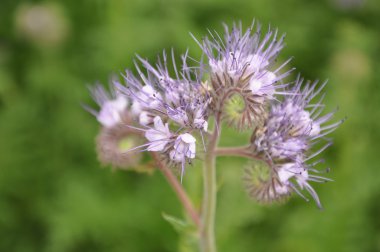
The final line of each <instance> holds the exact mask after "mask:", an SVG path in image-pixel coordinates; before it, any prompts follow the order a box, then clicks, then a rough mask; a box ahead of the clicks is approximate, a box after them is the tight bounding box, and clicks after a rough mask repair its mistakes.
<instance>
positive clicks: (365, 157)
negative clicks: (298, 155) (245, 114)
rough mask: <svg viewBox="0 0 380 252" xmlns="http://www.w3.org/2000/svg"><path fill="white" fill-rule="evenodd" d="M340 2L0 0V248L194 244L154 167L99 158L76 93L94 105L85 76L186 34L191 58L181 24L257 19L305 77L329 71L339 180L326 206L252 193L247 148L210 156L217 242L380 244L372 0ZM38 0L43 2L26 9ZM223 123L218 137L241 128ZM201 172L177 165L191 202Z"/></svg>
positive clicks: (151, 53) (242, 138) (202, 28)
mask: <svg viewBox="0 0 380 252" xmlns="http://www.w3.org/2000/svg"><path fill="white" fill-rule="evenodd" d="M353 1H354V0H352V1H348V0H347V1H346V2H353ZM357 1H359V2H360V0H357ZM341 2H344V0H323V1H294V0H282V1H275V0H269V1H268V0H257V1H245V0H235V1H227V0H193V1H187V0H179V1H177V0H113V1H109V0H94V1H93V0H91V1H90V0H84V1H74V0H66V1H47V0H46V1H28V2H26V1H21V0H1V1H0V21H1V22H0V251H17V252H24V251H25V252H29V251H38V252H43V251H49V252H51V251H52V252H60V251H65V252H66V251H69V252H74V251H81V252H82V251H91V252H95V251H107V252H118V251H132V252H135V251H155V252H159V251H178V250H181V251H192V250H191V246H190V245H189V246H187V245H183V244H189V243H187V242H185V241H184V239H185V240H186V239H188V238H187V237H183V236H182V235H178V234H177V233H176V232H175V230H173V228H172V227H171V226H170V225H169V224H168V223H167V222H165V220H164V219H163V218H162V216H161V214H160V213H161V212H170V213H173V214H174V215H176V216H180V215H181V209H180V206H179V202H178V200H177V199H176V196H175V194H174V193H173V192H171V190H170V187H169V186H168V185H167V184H166V181H165V179H164V178H163V176H162V175H161V174H160V173H159V172H155V173H153V174H152V175H146V174H145V173H144V174H143V173H142V174H140V173H134V172H126V171H113V170H112V169H109V168H108V167H107V168H106V169H102V168H101V167H100V165H99V164H98V162H97V158H96V154H95V144H94V142H95V140H94V139H95V136H96V134H97V131H98V127H97V124H96V122H95V120H94V118H93V117H92V116H91V115H89V114H88V113H86V112H85V111H84V110H83V109H82V108H81V106H80V104H81V103H82V102H83V103H87V104H92V105H93V103H92V101H91V99H90V97H89V95H88V92H87V90H86V87H85V85H86V84H91V83H94V82H96V81H101V82H103V83H106V82H107V80H108V79H109V78H110V73H119V72H120V71H123V69H124V68H131V67H132V66H133V57H134V55H135V53H138V54H139V55H142V56H143V57H147V58H149V59H151V60H154V59H155V57H156V54H157V53H159V52H160V49H161V48H166V49H170V48H171V47H174V48H175V49H176V52H183V51H184V50H185V49H186V48H187V46H190V54H191V55H192V56H193V57H194V58H197V57H199V56H200V54H201V52H200V50H199V49H198V48H197V45H196V43H195V42H193V41H192V39H191V37H190V36H189V34H188V32H189V31H191V32H192V33H193V34H195V36H196V37H198V38H200V37H201V36H202V35H204V34H206V33H207V30H206V29H207V28H210V29H216V30H217V31H222V26H221V25H220V24H221V22H226V23H228V24H230V23H231V22H232V21H233V20H242V22H243V24H244V26H248V25H249V24H250V22H251V21H252V19H253V18H256V19H258V20H260V21H261V22H263V24H264V27H266V26H267V25H269V24H271V26H276V27H278V28H279V30H280V31H282V32H286V33H287V39H286V42H287V47H286V48H285V49H284V50H283V52H282V53H281V54H280V57H281V59H282V60H284V59H287V58H288V57H290V56H295V59H294V60H293V61H292V65H293V66H295V67H297V69H298V70H299V71H300V72H302V73H303V74H304V75H305V77H306V79H315V78H320V79H326V78H329V79H330V83H329V85H328V87H327V91H328V95H327V103H328V109H332V108H334V107H335V106H336V105H338V104H339V105H340V108H341V110H340V111H339V112H338V115H337V117H339V118H342V117H344V116H345V115H347V116H348V121H347V122H346V123H345V124H344V125H343V126H342V127H341V128H340V129H339V130H337V131H336V133H334V139H335V144H334V146H333V147H332V148H331V149H330V150H329V151H328V152H327V153H325V154H324V155H325V157H326V163H327V164H328V165H329V166H331V168H332V172H331V174H328V175H329V177H331V178H333V179H334V180H335V182H332V183H329V184H326V185H316V186H315V188H316V190H317V191H318V193H319V195H320V197H321V200H322V202H323V204H324V206H325V210H324V211H319V210H318V209H317V208H316V206H314V205H313V203H306V202H304V201H303V200H302V199H300V198H298V197H293V198H291V199H290V200H289V201H288V202H287V203H286V204H284V205H275V206H260V205H258V204H257V203H256V202H253V201H250V200H249V198H248V196H247V195H246V193H245V190H244V185H243V183H242V180H241V177H242V174H243V168H244V165H245V161H244V160H242V159H239V158H220V159H218V162H217V166H218V173H219V178H218V180H219V181H223V183H222V185H221V187H220V189H219V197H218V212H217V241H218V245H219V251H221V252H224V251H225V252H230V251H234V252H239V251H285V252H286V251H291V252H297V251H311V252H318V251H337V252H339V251H360V252H362V251H363V252H364V251H379V250H380V222H379V217H378V214H379V213H380V204H379V200H378V199H379V197H380V194H379V192H380V179H379V178H380V169H379V161H380V160H379V155H378V152H379V151H378V150H379V148H380V142H379V139H380V133H379V128H380V120H379V119H380V110H379V107H380V92H379V88H378V87H379V83H380V74H379V73H380V60H379V58H380V53H379V52H380V43H379V41H380V21H379V20H380V19H379V18H378V17H379V15H380V5H379V4H378V1H377V0H367V1H363V2H364V4H363V6H361V7H360V6H359V7H353V8H343V7H341V6H340V5H339V4H338V3H341ZM35 5H38V6H42V7H43V8H42V12H41V9H33V10H34V11H35V12H32V13H31V14H30V12H29V16H27V17H26V16H25V9H28V8H31V7H33V6H35ZM44 11H47V12H48V13H50V14H49V15H47V16H44V15H45V14H43V13H45V12H44ZM33 13H34V14H33ZM36 13H37V14H36ZM41 13H42V14H41ZM23 15H24V16H23ZM30 15H31V16H30ZM44 17H45V18H47V19H43V18H44ZM39 18H42V19H39ZM25 20H26V21H25ZM33 20H34V21H33ZM36 20H37V21H36ZM38 20H40V21H41V20H49V21H48V22H47V23H46V22H45V23H44V22H42V24H43V25H41V24H40V25H37V26H33V25H31V24H32V23H33V22H37V23H38V22H39V21H38ZM224 133H225V135H224V136H225V137H224V138H223V139H222V144H223V145H225V146H234V145H240V144H243V143H245V142H246V141H247V139H249V135H250V134H249V132H243V133H239V135H236V134H237V133H236V131H234V130H233V129H228V130H226V131H225V132H224ZM199 177H200V174H199V165H195V166H194V167H192V168H190V169H189V170H188V171H187V172H186V176H185V177H184V185H185V186H186V188H188V189H189V191H190V194H191V196H192V197H193V198H194V199H195V204H196V205H197V207H199V206H200V202H201V201H200V198H199V195H200V193H199V192H200V188H201V186H202V183H201V181H199ZM168 219H169V220H170V221H169V222H171V223H173V222H175V223H176V224H178V223H181V221H180V222H178V221H177V220H175V219H173V218H172V217H168V216H167V217H166V220H168ZM185 223H187V222H185ZM189 239H190V238H189ZM190 240H191V239H190ZM190 244H191V242H190ZM178 247H180V249H178ZM195 251H196V250H195Z"/></svg>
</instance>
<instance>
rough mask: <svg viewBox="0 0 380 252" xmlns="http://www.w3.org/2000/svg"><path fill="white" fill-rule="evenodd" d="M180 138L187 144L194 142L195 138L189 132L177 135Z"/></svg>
mask: <svg viewBox="0 0 380 252" xmlns="http://www.w3.org/2000/svg"><path fill="white" fill-rule="evenodd" d="M179 137H180V138H181V140H182V141H183V142H185V143H187V144H190V143H195V142H196V141H197V140H196V139H195V138H194V137H193V136H192V135H190V134H189V133H185V134H182V135H180V136H179Z"/></svg>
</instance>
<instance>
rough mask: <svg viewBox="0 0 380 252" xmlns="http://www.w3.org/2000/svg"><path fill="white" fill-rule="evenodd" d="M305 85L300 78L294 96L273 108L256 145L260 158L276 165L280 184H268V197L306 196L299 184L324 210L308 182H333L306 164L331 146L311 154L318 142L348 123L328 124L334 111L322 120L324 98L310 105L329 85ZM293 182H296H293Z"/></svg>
mask: <svg viewBox="0 0 380 252" xmlns="http://www.w3.org/2000/svg"><path fill="white" fill-rule="evenodd" d="M302 84H303V79H301V78H298V79H297V81H296V84H295V86H294V87H293V88H292V89H290V90H289V93H292V94H291V95H288V96H286V97H285V98H284V101H282V102H279V103H276V104H273V105H272V109H271V111H270V112H269V115H268V117H267V119H266V121H265V123H264V125H263V126H262V127H258V128H257V129H256V131H255V132H254V137H253V142H252V146H253V148H254V150H255V152H256V155H259V156H262V157H263V158H264V159H267V160H270V162H271V163H273V166H272V169H273V172H272V174H275V177H276V179H275V180H274V181H276V182H271V183H272V185H268V188H271V189H270V190H267V195H266V197H271V196H270V195H273V194H274V192H276V193H277V194H279V195H281V192H285V191H286V192H290V191H295V192H297V193H298V194H300V195H301V196H302V197H304V196H303V195H302V194H301V192H300V191H299V190H298V189H297V186H296V185H298V187H299V188H300V189H301V190H302V189H306V190H307V191H308V192H309V193H310V195H311V196H312V197H313V198H314V200H315V201H316V202H317V205H318V206H319V207H321V204H320V201H319V198H318V196H317V194H316V192H315V191H314V189H313V188H312V187H311V186H310V184H309V183H308V181H314V182H326V181H329V179H327V178H323V177H320V176H316V175H310V174H309V172H310V171H316V170H315V169H313V168H311V167H312V166H310V165H307V164H306V162H307V161H309V160H310V159H313V158H314V157H316V156H317V155H319V154H320V153H321V152H322V151H323V150H325V149H326V148H327V147H329V146H330V145H331V142H327V144H325V145H324V146H323V147H322V148H321V149H320V150H317V151H315V152H314V153H313V152H311V151H312V147H313V146H314V145H315V144H316V143H318V142H320V140H323V137H324V136H325V135H327V134H329V133H331V132H332V131H333V130H335V129H336V128H337V127H338V126H339V125H340V124H341V123H342V122H343V121H344V120H341V121H339V122H337V123H332V124H330V125H324V124H325V123H327V122H328V121H329V120H330V119H331V118H332V116H333V114H334V112H332V113H328V114H326V115H325V116H322V117H319V115H320V113H321V112H322V110H323V108H324V106H323V105H322V104H321V102H322V101H323V98H324V95H322V96H321V98H320V99H319V100H318V101H317V103H315V104H312V103H310V102H311V101H312V100H314V98H316V97H317V96H318V95H319V93H320V92H321V90H322V89H323V87H324V86H325V85H326V82H325V83H323V84H322V85H321V86H320V87H318V88H317V84H318V81H315V82H313V83H311V82H307V83H306V85H305V87H304V88H301V86H302ZM309 168H311V169H309ZM273 176H274V175H273ZM292 179H294V180H295V181H296V183H292V182H291V181H290V180H292ZM268 181H271V180H268ZM278 182H279V183H278ZM278 184H280V185H281V186H280V187H279V186H278ZM283 186H285V187H283ZM276 188H279V190H278V191H277V189H276ZM285 188H286V190H284V189H285ZM304 198H305V197H304Z"/></svg>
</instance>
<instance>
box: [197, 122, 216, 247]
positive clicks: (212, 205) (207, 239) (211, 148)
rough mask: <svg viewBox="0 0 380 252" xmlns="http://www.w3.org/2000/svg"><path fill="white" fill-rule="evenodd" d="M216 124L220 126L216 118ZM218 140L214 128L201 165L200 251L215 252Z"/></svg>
mask: <svg viewBox="0 0 380 252" xmlns="http://www.w3.org/2000/svg"><path fill="white" fill-rule="evenodd" d="M216 121H217V124H218V125H219V126H220V124H219V122H218V120H216ZM218 141H219V132H218V130H217V128H216V129H214V133H213V134H212V136H211V138H210V141H209V143H208V146H207V152H206V155H205V160H204V167H203V180H204V189H203V204H202V223H201V237H200V248H201V251H202V252H216V245H215V211H216V196H217V195H216V168H215V157H216V156H215V153H214V152H215V149H216V146H217V144H218Z"/></svg>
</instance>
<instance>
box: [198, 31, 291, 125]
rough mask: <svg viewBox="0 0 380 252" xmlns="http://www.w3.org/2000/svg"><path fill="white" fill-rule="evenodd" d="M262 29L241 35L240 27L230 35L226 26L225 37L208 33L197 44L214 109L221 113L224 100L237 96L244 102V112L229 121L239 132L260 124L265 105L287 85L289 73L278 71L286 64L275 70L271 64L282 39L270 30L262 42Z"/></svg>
mask: <svg viewBox="0 0 380 252" xmlns="http://www.w3.org/2000/svg"><path fill="white" fill-rule="evenodd" d="M254 29H255V30H254ZM261 33H262V32H261V26H260V25H259V24H258V25H256V28H255V27H254V23H253V24H252V26H251V27H250V28H249V29H248V30H246V31H245V32H244V31H243V29H242V27H241V24H240V25H234V26H233V27H232V29H231V31H230V29H229V28H228V26H226V25H225V37H224V39H222V38H221V37H220V36H219V34H218V33H216V32H215V33H212V32H210V37H211V38H208V37H206V38H205V39H204V40H203V41H202V42H198V44H199V45H200V47H201V48H202V50H203V52H204V53H205V55H206V56H207V59H208V66H209V71H210V75H211V87H212V89H213V92H212V98H213V105H214V107H215V108H216V109H217V110H224V108H223V106H224V104H225V103H226V100H228V99H231V97H232V96H233V95H234V94H238V95H239V96H240V97H241V99H242V100H243V101H244V104H245V106H244V109H243V110H242V111H240V112H239V115H240V116H239V117H237V118H235V117H231V116H230V115H229V114H228V113H225V116H226V117H229V121H231V123H232V124H234V125H235V126H237V127H238V128H240V129H241V128H245V127H251V126H252V121H255V122H257V121H259V120H261V119H262V118H263V116H264V114H265V108H264V106H265V105H266V102H267V101H269V100H271V99H273V98H274V95H275V94H281V93H282V92H281V89H283V88H284V87H285V86H286V84H283V83H282V84H279V83H281V81H282V79H283V78H284V77H286V76H287V75H288V74H289V72H290V71H288V72H286V73H284V74H280V73H279V71H280V70H281V69H282V68H283V67H284V66H285V65H286V64H287V63H288V62H289V60H287V61H286V62H284V63H283V64H282V65H280V66H279V67H277V68H274V66H273V65H274V61H275V59H276V57H277V55H278V54H279V52H280V51H281V49H282V48H283V47H284V43H283V40H284V36H281V37H280V38H278V32H277V30H275V31H274V30H270V29H269V31H268V32H267V33H266V34H265V35H264V37H263V38H261Z"/></svg>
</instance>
